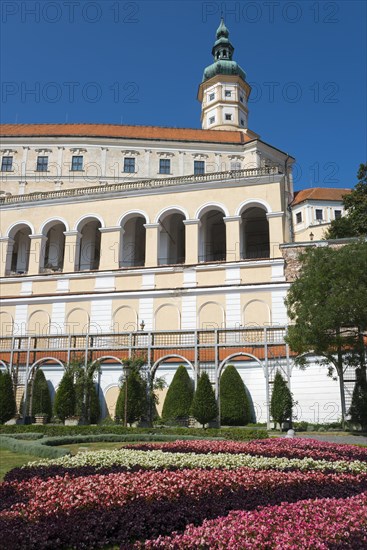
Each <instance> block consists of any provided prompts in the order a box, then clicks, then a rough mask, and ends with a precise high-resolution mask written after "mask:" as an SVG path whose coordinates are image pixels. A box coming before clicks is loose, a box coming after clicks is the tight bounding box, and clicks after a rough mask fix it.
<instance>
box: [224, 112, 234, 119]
mask: <svg viewBox="0 0 367 550" xmlns="http://www.w3.org/2000/svg"><path fill="white" fill-rule="evenodd" d="M224 118H225V120H232V115H231V114H229V113H226V114H225V116H224Z"/></svg>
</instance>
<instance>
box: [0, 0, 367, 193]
mask: <svg viewBox="0 0 367 550" xmlns="http://www.w3.org/2000/svg"><path fill="white" fill-rule="evenodd" d="M221 12H223V15H224V17H225V21H226V24H227V26H228V28H229V30H230V38H231V40H232V43H233V45H234V47H235V53H234V58H235V59H236V61H238V62H239V63H240V65H241V66H242V67H243V69H244V70H245V72H246V74H247V80H248V81H249V82H250V83H251V84H252V86H253V92H252V98H250V103H249V108H250V117H249V127H250V128H251V129H252V130H254V131H255V132H257V133H258V134H260V136H261V138H262V139H263V140H264V141H266V142H268V143H270V144H272V145H274V146H275V147H277V148H279V149H282V150H283V151H285V152H288V153H289V154H291V155H292V156H294V157H295V158H296V160H297V165H296V167H295V173H294V175H295V188H296V189H301V188H304V187H312V186H319V187H352V186H353V185H354V184H355V176H356V172H357V169H358V166H359V164H360V163H361V162H366V151H367V135H366V119H367V114H366V111H367V109H366V103H367V102H366V64H367V63H366V52H367V45H366V40H367V37H366V34H367V33H366V4H365V3H364V2H359V1H352V0H349V1H345V2H344V1H339V2H338V1H335V2H333V1H327V2H317V1H310V2H309V1H305V0H303V1H295V2H293V1H281V0H264V1H259V2H258V1H240V2H209V1H207V2H200V1H195V2H190V1H185V2H179V1H166V2H160V1H154V0H146V1H137V2H135V1H131V2H130V1H119V0H102V1H89V0H52V1H51V0H38V1H33V0H26V1H24V0H19V1H17V0H3V1H2V3H1V25H2V29H1V30H2V32H1V51H2V53H1V78H2V90H1V121H2V122H3V123H5V122H11V123H14V122H18V123H29V122H61V123H63V122H99V123H102V122H106V123H114V124H120V123H123V124H143V125H157V126H176V127H191V128H198V127H200V104H199V102H198V101H197V99H196V94H197V89H198V85H199V83H200V81H201V78H202V73H203V69H204V67H205V66H207V65H209V64H210V63H211V61H212V57H211V48H212V45H213V42H214V38H215V30H216V28H217V26H218V24H219V20H220V15H221Z"/></svg>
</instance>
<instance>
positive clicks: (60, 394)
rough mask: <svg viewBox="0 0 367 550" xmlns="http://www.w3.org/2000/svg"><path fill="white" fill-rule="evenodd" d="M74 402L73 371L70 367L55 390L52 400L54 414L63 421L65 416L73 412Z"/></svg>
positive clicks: (71, 414)
mask: <svg viewBox="0 0 367 550" xmlns="http://www.w3.org/2000/svg"><path fill="white" fill-rule="evenodd" d="M75 402H76V396H75V388H74V380H73V372H72V370H71V369H67V370H66V371H65V374H64V376H63V377H62V379H61V382H60V385H59V387H58V388H57V391H56V395H55V402H54V412H55V415H56V416H58V417H59V418H60V420H62V421H63V422H64V421H65V418H68V417H69V416H73V415H74V414H75Z"/></svg>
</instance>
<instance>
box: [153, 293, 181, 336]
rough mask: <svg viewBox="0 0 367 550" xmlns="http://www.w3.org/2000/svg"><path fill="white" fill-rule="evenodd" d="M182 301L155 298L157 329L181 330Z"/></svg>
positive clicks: (155, 325)
mask: <svg viewBox="0 0 367 550" xmlns="http://www.w3.org/2000/svg"><path fill="white" fill-rule="evenodd" d="M180 302H181V300H155V311H154V329H155V330H179V329H180V328H181V314H180V308H181V304H180ZM158 304H159V305H158Z"/></svg>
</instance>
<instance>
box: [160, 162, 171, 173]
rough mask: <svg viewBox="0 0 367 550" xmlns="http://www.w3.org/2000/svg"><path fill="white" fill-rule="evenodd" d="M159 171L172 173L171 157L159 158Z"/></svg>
mask: <svg viewBox="0 0 367 550" xmlns="http://www.w3.org/2000/svg"><path fill="white" fill-rule="evenodd" d="M159 173H160V174H170V173H171V161H170V159H159Z"/></svg>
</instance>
